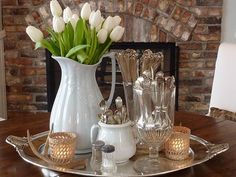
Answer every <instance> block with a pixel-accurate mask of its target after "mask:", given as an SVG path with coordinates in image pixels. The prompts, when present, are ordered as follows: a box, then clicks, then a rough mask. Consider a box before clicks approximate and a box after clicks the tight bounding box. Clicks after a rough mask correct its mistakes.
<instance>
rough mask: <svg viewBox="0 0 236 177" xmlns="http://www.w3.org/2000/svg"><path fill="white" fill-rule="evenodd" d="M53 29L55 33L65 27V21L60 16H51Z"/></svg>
mask: <svg viewBox="0 0 236 177" xmlns="http://www.w3.org/2000/svg"><path fill="white" fill-rule="evenodd" d="M52 27H53V30H54V31H55V32H57V33H61V32H62V31H64V29H65V22H64V20H63V18H62V17H57V16H55V17H53V20H52Z"/></svg>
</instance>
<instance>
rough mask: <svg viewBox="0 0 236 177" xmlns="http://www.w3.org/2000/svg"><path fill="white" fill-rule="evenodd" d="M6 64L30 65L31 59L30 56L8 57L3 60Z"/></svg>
mask: <svg viewBox="0 0 236 177" xmlns="http://www.w3.org/2000/svg"><path fill="white" fill-rule="evenodd" d="M5 64H6V66H12V65H14V66H27V65H28V66H29V65H32V59H30V58H9V59H7V60H6V62H5Z"/></svg>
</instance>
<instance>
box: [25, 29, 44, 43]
mask: <svg viewBox="0 0 236 177" xmlns="http://www.w3.org/2000/svg"><path fill="white" fill-rule="evenodd" d="M26 33H27V34H28V36H29V37H30V39H31V40H32V41H33V42H40V41H41V40H42V39H43V33H42V31H40V30H39V29H38V28H35V27H34V26H28V27H27V28H26Z"/></svg>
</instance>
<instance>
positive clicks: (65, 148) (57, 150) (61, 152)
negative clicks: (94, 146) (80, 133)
mask: <svg viewBox="0 0 236 177" xmlns="http://www.w3.org/2000/svg"><path fill="white" fill-rule="evenodd" d="M75 146H76V134H74V133H69V132H57V133H52V134H51V135H50V136H49V148H50V158H51V159H52V160H53V161H55V162H58V163H68V162H70V161H71V160H72V159H73V157H74V153H75Z"/></svg>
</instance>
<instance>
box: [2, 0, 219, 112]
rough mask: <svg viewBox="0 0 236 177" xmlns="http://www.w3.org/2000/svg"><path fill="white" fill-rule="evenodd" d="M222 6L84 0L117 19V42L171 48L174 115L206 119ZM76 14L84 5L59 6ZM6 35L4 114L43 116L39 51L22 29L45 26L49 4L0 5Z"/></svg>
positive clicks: (199, 0)
mask: <svg viewBox="0 0 236 177" xmlns="http://www.w3.org/2000/svg"><path fill="white" fill-rule="evenodd" d="M222 1H223V0H207V1H206V0H96V1H93V0H90V1H89V2H90V4H91V5H92V7H93V8H99V9H100V10H101V11H102V12H103V14H104V15H105V16H107V15H109V14H111V15H113V14H119V15H120V16H121V17H122V19H123V21H122V23H123V25H124V26H125V27H126V32H125V35H124V38H123V41H136V42H138V41H142V42H148V41H159V42H176V44H177V45H178V46H179V47H180V57H179V60H180V61H179V62H180V63H179V79H180V83H179V84H180V85H179V110H184V111H190V112H198V113H206V112H207V110H208V104H209V98H210V93H211V86H212V79H213V74H214V65H215V60H216V55H217V49H218V46H219V43H220V32H221V17H222V3H223V2H222ZM60 2H61V5H64V6H69V7H71V8H72V9H73V10H74V11H75V12H76V11H77V12H79V11H80V8H81V6H82V4H83V3H84V2H86V1H84V0H61V1H60ZM2 5H3V25H4V28H5V30H6V34H7V36H6V38H5V41H4V42H5V46H4V47H5V64H6V82H7V101H8V111H26V112H27V111H33V112H37V111H46V110H47V97H46V70H45V53H44V50H36V51H35V50H33V47H34V45H33V43H32V42H31V41H30V39H29V38H28V36H27V35H26V34H25V28H26V26H27V24H33V25H35V26H39V27H40V28H41V29H44V28H45V26H44V25H42V24H45V22H48V23H51V16H50V11H49V0H2Z"/></svg>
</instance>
